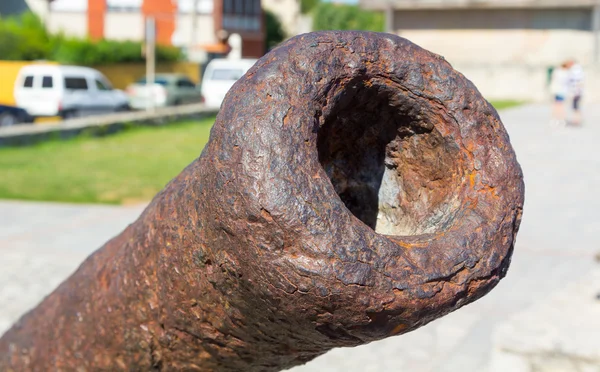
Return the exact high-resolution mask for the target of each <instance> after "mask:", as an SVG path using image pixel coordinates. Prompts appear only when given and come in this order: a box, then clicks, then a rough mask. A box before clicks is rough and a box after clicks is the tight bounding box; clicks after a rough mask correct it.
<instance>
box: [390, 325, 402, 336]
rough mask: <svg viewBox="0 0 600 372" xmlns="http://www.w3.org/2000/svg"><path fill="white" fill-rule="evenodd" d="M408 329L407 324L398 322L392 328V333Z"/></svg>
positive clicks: (395, 333) (392, 334)
mask: <svg viewBox="0 0 600 372" xmlns="http://www.w3.org/2000/svg"><path fill="white" fill-rule="evenodd" d="M405 329H406V324H398V325H397V326H396V327H395V328H394V329H392V332H391V333H390V335H391V336H394V335H397V334H398V333H400V332H402V331H404V330H405Z"/></svg>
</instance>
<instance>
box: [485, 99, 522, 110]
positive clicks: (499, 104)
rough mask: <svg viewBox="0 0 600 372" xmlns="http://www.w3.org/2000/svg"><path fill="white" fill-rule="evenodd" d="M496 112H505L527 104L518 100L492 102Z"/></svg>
mask: <svg viewBox="0 0 600 372" xmlns="http://www.w3.org/2000/svg"><path fill="white" fill-rule="evenodd" d="M490 103H491V104H492V106H494V108H495V109H496V110H503V109H507V108H511V107H516V106H521V105H522V104H524V103H525V102H523V101H516V100H503V101H490Z"/></svg>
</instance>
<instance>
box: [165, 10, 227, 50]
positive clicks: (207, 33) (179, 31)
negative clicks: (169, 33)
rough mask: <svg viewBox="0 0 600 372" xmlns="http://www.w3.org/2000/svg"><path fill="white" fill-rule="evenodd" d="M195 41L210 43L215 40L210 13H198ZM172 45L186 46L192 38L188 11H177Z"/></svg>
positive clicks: (190, 19)
mask: <svg viewBox="0 0 600 372" xmlns="http://www.w3.org/2000/svg"><path fill="white" fill-rule="evenodd" d="M197 22H198V23H197V27H198V28H197V29H196V42H197V43H198V44H199V45H202V44H212V43H215V42H216V41H217V38H216V36H215V26H214V19H213V16H212V14H199V15H198V19H197ZM175 25H176V27H175V32H174V33H173V38H172V40H171V41H172V42H173V45H176V46H179V47H187V46H189V45H190V43H191V39H192V16H191V14H189V13H187V14H186V13H179V14H178V15H177V20H176V22H175Z"/></svg>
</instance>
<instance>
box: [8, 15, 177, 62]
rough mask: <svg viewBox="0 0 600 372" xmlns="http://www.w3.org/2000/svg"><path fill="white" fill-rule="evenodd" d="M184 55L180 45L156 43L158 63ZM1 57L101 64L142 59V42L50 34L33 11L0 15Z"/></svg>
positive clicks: (20, 59)
mask: <svg viewBox="0 0 600 372" xmlns="http://www.w3.org/2000/svg"><path fill="white" fill-rule="evenodd" d="M182 57H183V55H182V53H181V51H180V50H179V49H178V48H175V47H170V46H160V45H159V46H157V48H156V60H157V61H158V62H174V61H178V60H181V59H182ZM0 59H3V60H16V61H34V60H51V61H56V62H60V63H65V64H74V65H101V64H111V63H123V62H142V61H144V57H143V56H142V43H141V42H136V41H112V40H100V41H92V40H89V39H78V38H73V37H66V36H64V35H53V34H49V33H48V32H47V31H46V29H45V27H44V24H43V23H42V22H41V20H40V19H39V18H38V17H37V16H36V15H34V14H32V13H24V14H23V15H21V16H18V17H8V18H0Z"/></svg>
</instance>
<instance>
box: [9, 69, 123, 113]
mask: <svg viewBox="0 0 600 372" xmlns="http://www.w3.org/2000/svg"><path fill="white" fill-rule="evenodd" d="M14 96H15V101H16V103H17V106H19V107H21V108H23V109H25V110H26V111H27V112H28V113H29V115H31V116H34V117H37V116H62V117H63V118H72V117H78V116H86V115H95V114H102V113H108V112H115V111H124V110H127V109H128V108H129V106H128V98H127V96H126V95H125V93H124V92H122V91H120V90H117V89H113V88H112V86H111V84H110V82H109V81H108V79H106V77H105V76H104V75H102V74H101V73H100V72H99V71H97V70H94V69H92V68H88V67H78V66H61V65H53V64H31V65H27V66H25V67H23V68H21V70H20V71H19V74H18V76H17V80H16V82H15V88H14Z"/></svg>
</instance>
